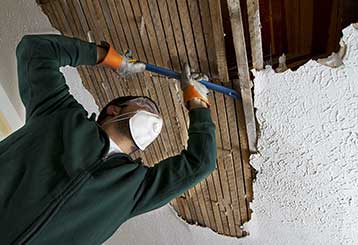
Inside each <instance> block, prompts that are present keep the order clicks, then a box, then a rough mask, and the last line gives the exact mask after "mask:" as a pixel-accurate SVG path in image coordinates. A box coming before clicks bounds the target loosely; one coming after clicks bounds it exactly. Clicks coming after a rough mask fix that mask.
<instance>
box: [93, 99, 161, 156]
mask: <svg viewBox="0 0 358 245" xmlns="http://www.w3.org/2000/svg"><path fill="white" fill-rule="evenodd" d="M97 123H98V124H99V125H100V126H101V127H102V128H103V129H104V130H105V131H106V133H107V134H108V136H109V137H110V138H111V139H112V140H113V141H114V142H115V143H116V144H117V145H118V146H119V147H120V148H121V149H122V150H123V151H124V152H125V153H128V154H129V153H132V152H134V151H136V150H138V149H142V150H144V148H145V147H146V146H147V145H149V144H150V143H151V142H152V141H153V140H154V139H155V138H156V137H157V136H158V134H159V132H160V130H161V128H162V119H161V116H160V112H159V109H158V107H157V105H156V104H155V102H154V101H153V100H151V99H150V98H148V97H146V96H123V97H118V98H116V99H114V100H112V101H111V102H110V103H108V104H107V105H106V106H105V107H104V108H103V109H102V111H101V112H100V114H99V116H98V119H97Z"/></svg>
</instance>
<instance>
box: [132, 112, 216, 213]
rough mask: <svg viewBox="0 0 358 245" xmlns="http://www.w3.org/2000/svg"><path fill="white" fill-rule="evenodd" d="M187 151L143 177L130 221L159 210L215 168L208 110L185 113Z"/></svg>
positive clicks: (165, 161) (152, 169)
mask: <svg viewBox="0 0 358 245" xmlns="http://www.w3.org/2000/svg"><path fill="white" fill-rule="evenodd" d="M189 117H190V126H189V131H188V133H189V139H188V147H187V149H185V150H183V151H182V152H181V154H179V155H176V156H173V157H170V158H167V159H164V160H162V161H161V162H159V163H158V164H156V165H155V166H154V167H151V168H148V167H145V166H143V168H146V175H145V178H144V180H143V182H142V183H141V185H140V187H139V189H138V190H137V191H136V194H135V200H134V206H133V209H132V211H131V217H133V216H136V215H139V214H142V213H145V212H148V211H150V210H153V209H156V208H159V207H161V206H164V205H165V204H167V203H169V202H170V201H171V200H172V199H173V198H175V197H177V196H179V195H180V194H182V193H183V192H185V191H187V190H188V189H190V188H191V187H193V186H194V185H196V184H197V183H199V182H200V181H202V180H203V179H205V178H206V177H207V176H208V175H209V174H210V173H211V172H212V171H213V170H214V169H215V164H216V140H215V125H214V124H213V122H212V120H211V116H210V110H209V109H206V108H197V109H193V110H191V111H190V112H189Z"/></svg>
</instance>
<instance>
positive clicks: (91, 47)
mask: <svg viewBox="0 0 358 245" xmlns="http://www.w3.org/2000/svg"><path fill="white" fill-rule="evenodd" d="M96 52H97V49H96V45H95V44H94V43H88V42H85V41H82V40H79V39H76V38H69V37H65V36H59V35H26V36H24V37H23V39H22V40H21V42H20V43H19V44H18V46H17V49H16V56H17V61H18V67H17V68H18V79H19V90H20V95H21V99H22V102H23V103H24V105H25V108H26V123H25V125H24V126H23V127H22V128H20V129H19V130H17V131H16V132H14V133H13V134H12V135H10V136H9V137H7V138H6V139H5V140H3V141H1V142H0V244H4V245H5V244H51V245H54V244H66V245H70V244H86V245H88V244H101V243H103V242H104V241H105V240H107V239H108V238H109V237H110V236H111V235H112V234H113V233H114V232H115V231H116V230H117V228H118V227H119V226H120V225H121V224H122V223H123V222H125V221H126V220H128V219H130V218H132V217H134V216H136V215H139V214H142V213H145V212H148V211H151V210H153V209H156V208H159V207H161V206H163V205H165V204H167V203H168V202H169V201H170V200H172V199H173V198H175V197H177V196H178V195H180V194H181V193H183V192H185V191H186V190H188V189H189V188H191V187H192V186H194V185H195V184H197V183H198V182H200V181H201V180H203V179H204V178H205V177H207V176H208V175H209V174H210V173H211V172H212V171H213V170H214V168H215V163H216V144H215V126H214V124H213V122H212V120H211V117H210V110H209V109H206V108H199V109H193V110H191V111H190V112H189V117H190V126H189V130H188V134H189V140H188V147H187V149H185V150H182V151H181V153H180V154H179V155H176V156H172V157H169V158H167V159H164V160H162V161H160V162H159V163H158V164H157V165H155V166H154V167H151V168H149V167H146V166H144V165H143V162H142V160H141V159H140V158H138V159H136V160H133V159H132V158H131V157H130V156H129V155H127V154H123V153H118V154H114V155H112V156H110V157H106V153H107V152H108V149H109V139H108V136H107V135H106V133H105V132H104V131H103V130H102V129H101V127H99V125H98V124H97V123H96V121H95V118H94V116H91V117H88V114H87V112H86V110H85V109H84V108H83V107H82V105H80V104H79V103H78V102H77V101H76V100H75V99H74V98H73V96H72V95H71V94H70V93H69V88H68V86H67V85H66V83H65V79H64V77H63V75H62V73H61V72H60V71H59V67H61V66H66V65H70V66H73V67H76V66H78V65H95V64H96V58H97V53H96Z"/></svg>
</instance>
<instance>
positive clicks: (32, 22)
mask: <svg viewBox="0 0 358 245" xmlns="http://www.w3.org/2000/svg"><path fill="white" fill-rule="evenodd" d="M0 23H1V25H0V57H1V58H0V84H1V87H2V89H3V91H4V92H5V93H6V95H7V97H8V98H9V100H10V102H11V104H12V106H13V108H14V109H15V111H16V112H17V114H18V115H9V113H10V110H9V108H3V107H5V105H6V104H5V103H0V106H1V109H2V110H5V109H6V110H5V111H6V112H5V115H6V116H7V117H16V118H19V119H20V122H17V121H16V122H13V123H12V126H14V127H13V128H12V129H13V130H15V129H17V128H19V127H20V126H21V125H22V124H23V123H24V118H25V111H24V107H23V105H22V102H21V100H20V96H19V92H18V84H17V71H16V69H17V67H16V56H15V50H16V45H17V43H18V42H19V41H20V40H21V38H22V37H23V35H25V34H35V33H37V34H39V33H58V31H57V30H55V29H54V28H53V27H52V26H51V24H50V22H49V21H48V19H47V17H46V16H45V15H44V14H43V13H42V11H41V9H40V7H38V6H37V5H36V1H35V0H31V1H29V0H16V1H12V0H2V1H1V8H0ZM61 71H63V72H64V75H65V77H66V79H67V81H68V82H69V83H71V86H70V88H71V92H72V93H73V94H74V95H75V96H77V99H78V100H79V101H80V102H82V103H84V104H85V106H86V108H87V110H89V111H90V112H97V111H98V107H97V106H96V104H95V103H94V100H93V98H91V97H90V96H89V95H88V92H87V91H86V90H84V88H83V86H82V83H81V80H80V77H79V75H78V73H77V71H76V70H75V69H73V68H71V67H66V68H61ZM1 99H5V98H1ZM0 102H1V101H0ZM12 113H14V111H11V114H12Z"/></svg>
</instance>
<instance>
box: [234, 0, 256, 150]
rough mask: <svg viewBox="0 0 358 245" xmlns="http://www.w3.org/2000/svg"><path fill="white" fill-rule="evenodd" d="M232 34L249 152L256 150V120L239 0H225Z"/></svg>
mask: <svg viewBox="0 0 358 245" xmlns="http://www.w3.org/2000/svg"><path fill="white" fill-rule="evenodd" d="M227 3H228V8H229V15H230V22H231V28H232V35H233V39H234V46H235V54H236V63H237V69H238V74H239V81H240V90H241V98H242V102H243V107H244V113H245V124H246V129H247V135H248V142H249V149H250V152H256V151H257V149H256V141H257V133H256V121H255V114H254V107H253V101H252V93H251V89H252V86H253V85H252V81H251V79H250V72H249V65H248V61H247V52H246V45H245V36H244V28H243V22H242V14H241V8H240V2H239V1H238V0H227Z"/></svg>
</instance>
